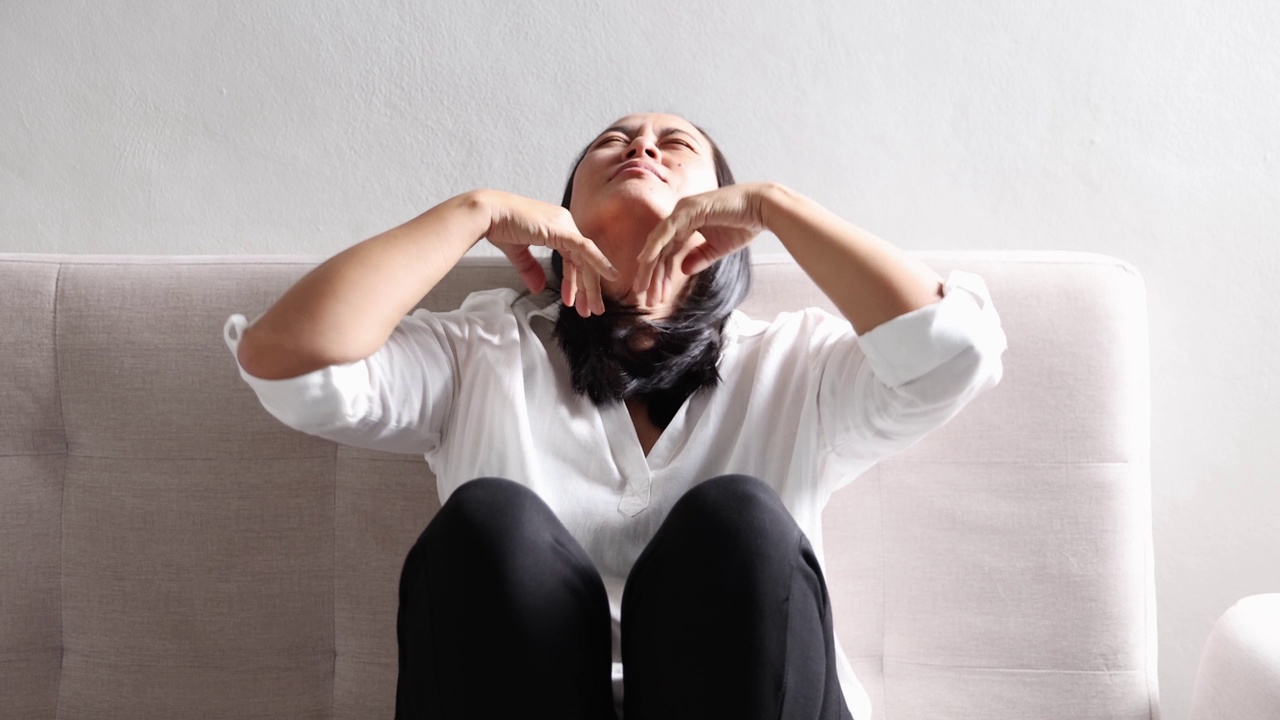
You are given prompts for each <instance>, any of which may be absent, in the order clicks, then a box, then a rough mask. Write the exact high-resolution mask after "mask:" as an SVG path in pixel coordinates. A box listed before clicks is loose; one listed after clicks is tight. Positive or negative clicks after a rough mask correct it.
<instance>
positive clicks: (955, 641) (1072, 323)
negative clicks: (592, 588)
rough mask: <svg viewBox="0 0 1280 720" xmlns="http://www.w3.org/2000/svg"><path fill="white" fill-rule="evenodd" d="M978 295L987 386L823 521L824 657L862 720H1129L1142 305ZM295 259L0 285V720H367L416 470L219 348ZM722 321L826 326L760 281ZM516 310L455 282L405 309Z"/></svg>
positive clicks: (1141, 545) (239, 260) (392, 653)
mask: <svg viewBox="0 0 1280 720" xmlns="http://www.w3.org/2000/svg"><path fill="white" fill-rule="evenodd" d="M914 254H915V255H916V256H917V257H919V258H921V259H922V260H924V261H925V262H926V263H928V264H929V265H930V266H931V267H933V268H934V269H935V270H937V271H938V272H939V273H940V274H942V275H943V276H945V275H946V274H947V272H949V271H950V270H951V269H953V268H961V269H965V270H969V271H972V272H975V273H977V274H979V275H980V276H982V277H983V279H984V280H985V281H986V282H987V285H988V287H989V288H990V290H991V295H992V299H993V302H994V304H995V306H996V308H997V311H998V312H999V313H1000V315H1001V319H1002V323H1003V327H1004V329H1005V332H1006V334H1007V336H1008V338H1009V349H1008V351H1007V352H1006V353H1005V355H1004V357H1003V360H1004V376H1003V380H1002V381H1001V383H1000V385H998V386H997V387H996V388H994V389H993V390H991V391H990V392H989V393H988V394H986V395H983V396H980V397H979V398H977V399H976V400H975V401H974V402H973V403H971V404H970V406H968V407H967V408H966V409H965V410H964V411H963V412H962V413H961V414H960V415H959V416H957V417H956V418H955V419H954V420H952V421H951V422H950V423H948V424H947V425H945V426H943V427H942V428H940V429H938V430H936V431H935V432H934V433H931V434H930V435H929V436H927V437H926V438H925V439H924V440H922V441H921V442H920V443H918V444H917V445H915V446H913V447H911V448H910V449H908V450H906V451H904V452H903V453H900V454H899V455H897V456H894V457H892V458H888V459H886V460H884V461H882V462H881V463H880V464H878V465H877V466H875V467H874V468H872V469H871V470H869V471H868V472H866V473H864V474H863V475H862V476H859V477H858V478H856V479H854V481H853V482H851V483H850V484H849V485H848V486H846V487H845V488H844V489H842V490H841V491H839V492H838V493H837V494H836V495H835V496H834V497H833V498H832V501H831V503H830V505H829V506H828V508H827V511H826V513H825V515H824V536H825V539H824V544H825V547H826V558H825V560H826V566H827V573H828V581H829V584H830V588H831V591H832V595H833V604H834V608H835V614H836V627H837V632H838V633H839V635H840V638H841V640H842V642H843V644H844V647H845V651H846V653H847V654H848V656H849V659H850V660H851V661H852V663H853V666H854V669H855V671H856V672H857V673H858V676H859V678H860V679H861V680H862V681H863V683H864V684H865V685H866V687H867V690H868V692H869V693H870V695H871V698H872V701H873V704H874V705H875V707H876V713H877V718H882V719H884V720H900V719H901V720H907V719H911V718H924V717H931V718H932V717H946V718H969V717H973V718H977V717H981V718H986V719H993V720H994V719H1003V718H1008V719H1010V720H1012V719H1013V718H1018V719H1019V720H1022V719H1024V718H1032V717H1034V718H1039V719H1042V720H1051V719H1056V718H1063V719H1065V718H1071V719H1072V720H1079V719H1080V718H1126V719H1130V718H1131V719H1134V720H1136V719H1138V718H1143V719H1147V720H1150V719H1153V718H1156V717H1157V716H1158V715H1157V700H1158V692H1157V685H1156V634H1155V617H1156V615H1155V594H1154V573H1153V566H1152V554H1151V553H1152V543H1151V525H1150V521H1151V507H1150V470H1149V467H1150V463H1149V459H1148V454H1149V447H1150V440H1149V428H1150V418H1149V408H1150V400H1149V383H1148V363H1149V361H1148V349H1147V311H1146V299H1145V288H1144V285H1143V282H1142V278H1141V276H1140V275H1139V274H1138V273H1137V271H1136V270H1135V269H1134V268H1133V267H1132V266H1130V265H1128V264H1127V263H1125V262H1123V261H1121V260H1118V259H1116V258H1112V257H1107V256H1104V255H1097V254H1090V253H1068V252H1007V251H991V252H950V253H944V252H921V253H914ZM324 259H325V258H323V257H298V256H289V257H279V256H225V257H219V256H70V255H36V254H10V255H0V369H2V370H3V372H0V717H6V718H7V717H14V718H49V719H51V720H52V719H53V718H55V717H57V718H58V719H59V720H80V719H81V718H85V719H88V718H94V719H95V720H105V719H111V718H128V719H129V720H144V719H147V718H166V719H167V718H173V717H179V716H186V715H189V714H192V713H198V714H199V715H200V716H201V717H209V718H213V717H226V718H241V717H282V718H283V717H289V718H295V717H308V718H330V717H334V718H344V719H345V718H360V719H361V720H363V719H364V718H369V717H390V716H391V715H392V714H393V713H392V711H393V708H394V698H395V682H396V672H397V665H396V662H397V652H396V637H395V626H396V623H395V619H396V603H397V586H398V579H399V573H400V570H401V566H402V563H403V561H404V557H405V554H406V553H407V551H408V548H409V547H410V545H411V544H412V542H413V541H414V540H415V539H416V538H417V537H418V535H419V533H420V532H421V530H422V528H423V527H424V526H425V525H426V523H427V522H428V521H429V520H430V518H431V516H432V514H433V513H434V512H435V510H436V509H437V508H438V506H439V501H438V498H437V496H436V490H435V486H434V478H433V477H432V476H431V473H430V470H429V469H428V468H427V466H426V464H425V462H424V461H423V459H422V458H421V457H416V456H405V455H391V454H385V453H378V452H374V451H368V450H361V449H355V448H350V447H343V446H338V445H335V444H334V443H331V442H329V441H326V440H321V439H318V438H315V437H311V436H308V435H305V434H301V433H298V432H296V431H293V430H291V429H289V428H287V427H285V426H283V425H281V424H280V423H279V422H277V421H276V420H275V419H274V418H273V417H271V416H270V415H268V414H267V412H266V411H265V410H263V409H262V407H261V406H260V405H259V404H258V401H257V398H256V396H255V395H254V394H253V392H252V390H250V388H249V387H248V386H246V385H245V384H244V383H243V382H242V381H241V379H240V378H239V376H238V374H237V371H236V366H235V363H234V361H233V359H232V358H231V356H230V354H229V352H228V351H227V348H226V346H225V345H224V344H223V340H222V334H221V331H222V325H223V322H224V321H225V320H226V318H227V316H228V315H229V314H232V313H237V312H239V313H243V314H245V315H246V316H247V317H249V318H250V319H254V318H256V317H258V316H259V315H260V314H261V313H262V312H264V311H265V310H266V309H267V308H268V307H270V305H271V304H272V303H273V302H274V301H275V300H276V299H277V298H278V297H279V296H280V295H281V294H282V293H283V292H284V291H285V290H286V289H287V288H288V287H289V286H290V285H292V284H293V283H294V282H296V281H297V280H298V279H299V278H301V277H302V276H303V275H304V274H305V273H306V272H308V271H309V270H310V269H311V268H313V267H314V266H315V265H317V264H318V263H320V262H322V261H323V260H324ZM753 269H754V284H753V289H752V293H751V295H750V297H749V298H748V299H747V300H746V302H745V303H744V304H743V306H742V308H741V309H742V310H743V311H744V312H745V313H746V314H747V315H749V316H751V317H754V318H761V319H772V318H773V317H774V316H775V315H776V314H777V313H778V312H781V311H784V310H793V309H798V308H802V307H806V306H818V307H822V308H824V309H826V310H828V311H830V312H833V313H838V311H837V310H836V309H835V307H834V305H832V304H831V303H830V301H829V300H828V299H827V298H826V297H825V296H824V295H823V294H822V293H821V292H820V291H819V290H818V288H817V287H816V286H815V285H814V284H813V283H812V282H811V281H810V280H809V278H808V277H807V276H806V275H805V274H804V272H803V271H802V270H801V269H800V268H799V267H798V266H797V265H796V264H795V263H794V261H793V260H791V258H790V257H789V256H786V255H760V254H757V256H756V258H755V260H754V268H753ZM503 285H505V286H509V287H517V288H518V287H521V284H520V280H519V278H518V277H517V275H516V274H515V272H514V270H513V269H512V268H511V267H510V266H509V265H508V264H507V262H506V260H505V258H470V257H468V258H465V259H464V260H463V262H462V263H460V264H459V265H458V266H457V267H456V268H454V270H452V271H451V272H450V273H449V274H448V275H447V276H446V277H445V279H444V281H443V282H442V283H441V284H440V285H439V286H438V287H437V288H436V289H435V290H433V291H432V292H431V293H430V294H429V295H428V296H427V297H426V298H424V299H423V301H422V303H421V306H422V307H426V308H428V309H432V310H446V309H453V308H456V307H457V306H458V305H459V304H460V303H461V301H462V299H463V298H464V297H465V296H466V295H467V294H468V293H469V292H471V291H473V290H476V289H481V288H487V287H497V286H503Z"/></svg>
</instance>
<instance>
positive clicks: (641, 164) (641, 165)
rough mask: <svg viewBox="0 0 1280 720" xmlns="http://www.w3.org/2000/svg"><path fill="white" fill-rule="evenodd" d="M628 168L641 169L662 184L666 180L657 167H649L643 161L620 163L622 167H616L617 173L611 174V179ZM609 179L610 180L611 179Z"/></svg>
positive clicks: (649, 165)
mask: <svg viewBox="0 0 1280 720" xmlns="http://www.w3.org/2000/svg"><path fill="white" fill-rule="evenodd" d="M630 168H643V169H645V170H648V171H649V172H651V173H653V174H654V175H656V176H657V178H658V179H659V180H661V181H663V182H666V181H667V179H666V178H664V177H662V173H661V172H659V171H658V167H657V166H656V165H651V164H649V163H647V162H644V161H643V160H628V161H626V162H624V163H622V165H621V166H619V167H618V171H617V172H615V173H614V174H613V177H617V176H618V175H620V174H621V173H622V171H623V170H628V169H630ZM609 179H610V180H612V179H613V178H609Z"/></svg>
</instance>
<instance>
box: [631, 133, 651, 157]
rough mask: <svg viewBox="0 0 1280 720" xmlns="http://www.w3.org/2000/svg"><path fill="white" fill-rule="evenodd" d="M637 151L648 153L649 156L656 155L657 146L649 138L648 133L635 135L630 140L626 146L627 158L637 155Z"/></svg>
mask: <svg viewBox="0 0 1280 720" xmlns="http://www.w3.org/2000/svg"><path fill="white" fill-rule="evenodd" d="M637 151H638V152H639V153H642V154H644V155H648V156H649V157H651V158H656V157H658V146H657V145H655V144H654V143H653V142H652V141H651V140H649V136H648V135H645V134H643V133H641V134H639V135H636V137H635V139H634V140H632V141H631V144H630V145H629V146H627V159H633V158H635V157H637Z"/></svg>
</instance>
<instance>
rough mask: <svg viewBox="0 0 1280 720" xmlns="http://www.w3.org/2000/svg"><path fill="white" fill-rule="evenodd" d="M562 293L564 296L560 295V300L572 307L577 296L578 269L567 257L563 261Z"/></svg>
mask: <svg viewBox="0 0 1280 720" xmlns="http://www.w3.org/2000/svg"><path fill="white" fill-rule="evenodd" d="M563 295H564V297H562V298H561V300H562V301H563V302H564V304H565V306H566V307H573V302H574V300H576V299H577V296H578V269H577V267H575V266H574V264H573V263H572V262H571V261H570V260H569V259H567V258H566V259H565V261H564V289H563Z"/></svg>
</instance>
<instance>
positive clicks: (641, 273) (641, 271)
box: [631, 217, 671, 297]
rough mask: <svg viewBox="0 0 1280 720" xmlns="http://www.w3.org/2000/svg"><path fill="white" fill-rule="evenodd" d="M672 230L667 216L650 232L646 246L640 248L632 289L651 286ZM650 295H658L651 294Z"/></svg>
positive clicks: (637, 289) (637, 290) (636, 289)
mask: <svg viewBox="0 0 1280 720" xmlns="http://www.w3.org/2000/svg"><path fill="white" fill-rule="evenodd" d="M670 232H671V218H669V217H668V218H667V219H666V220H663V221H662V222H660V223H658V225H657V227H655V228H654V229H653V232H651V233H650V234H649V238H648V240H646V241H645V244H644V248H642V249H641V250H640V255H639V256H638V257H637V258H636V260H637V265H636V277H635V282H634V283H632V288H631V289H632V290H635V291H636V292H639V291H640V288H643V287H649V286H650V284H651V283H652V282H653V272H654V268H655V267H656V264H657V260H658V256H659V255H661V254H662V249H663V247H665V246H666V244H667V238H668V237H669V236H670ZM650 297H657V296H656V295H653V294H651V295H650Z"/></svg>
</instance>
